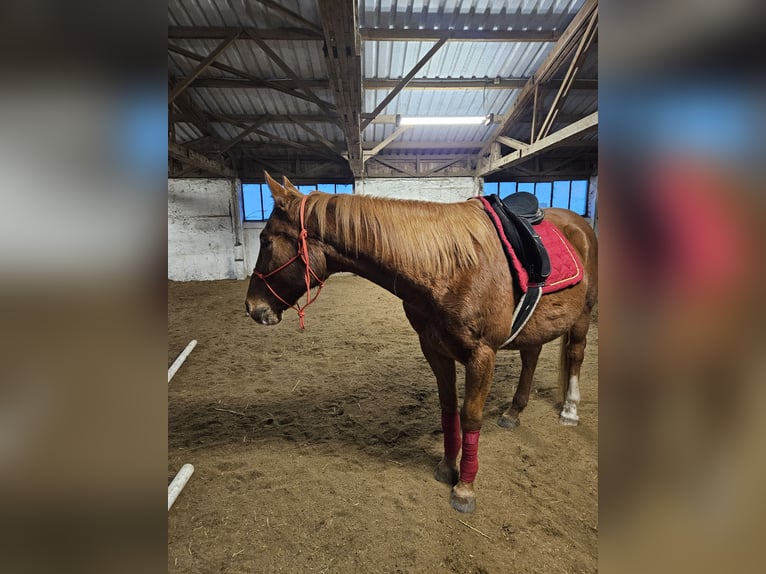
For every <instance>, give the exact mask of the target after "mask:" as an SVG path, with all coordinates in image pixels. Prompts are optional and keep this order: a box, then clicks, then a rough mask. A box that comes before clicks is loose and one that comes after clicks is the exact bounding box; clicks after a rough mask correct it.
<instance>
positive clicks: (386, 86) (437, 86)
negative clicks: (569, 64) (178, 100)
mask: <svg viewBox="0 0 766 574" xmlns="http://www.w3.org/2000/svg"><path fill="white" fill-rule="evenodd" d="M212 67H216V66H215V65H213V66H212ZM528 81H529V78H500V79H495V78H459V79H456V78H424V79H420V78H418V79H413V80H410V81H409V82H408V83H407V85H406V86H404V87H403V88H402V89H403V90H516V89H520V88H523V87H524V85H525V84H526V83H527V82H528ZM277 83H278V84H279V85H280V86H282V87H284V88H291V89H298V88H301V87H302V86H305V87H307V88H310V89H320V90H329V89H330V81H329V80H300V83H299V82H298V81H295V80H293V79H285V80H282V79H280V80H265V79H256V80H244V79H234V78H197V79H196V80H194V82H192V84H191V87H192V88H269V87H271V86H272V85H273V84H277ZM400 83H401V80H389V79H380V80H377V79H370V80H365V81H364V87H365V89H369V90H390V89H393V88H396V87H397V86H398V85H399V84H400ZM562 83H563V80H551V81H549V82H548V83H547V86H549V87H551V88H557V87H559V86H560V85H561V84H562ZM570 89H571V90H590V91H593V90H598V80H574V81H573V82H572V85H571V87H570Z"/></svg>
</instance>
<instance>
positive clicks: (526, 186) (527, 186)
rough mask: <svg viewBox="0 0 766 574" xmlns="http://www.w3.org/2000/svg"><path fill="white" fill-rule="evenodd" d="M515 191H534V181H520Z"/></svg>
mask: <svg viewBox="0 0 766 574" xmlns="http://www.w3.org/2000/svg"><path fill="white" fill-rule="evenodd" d="M517 191H526V192H528V193H534V192H535V184H534V183H520V184H519V187H518V190H517Z"/></svg>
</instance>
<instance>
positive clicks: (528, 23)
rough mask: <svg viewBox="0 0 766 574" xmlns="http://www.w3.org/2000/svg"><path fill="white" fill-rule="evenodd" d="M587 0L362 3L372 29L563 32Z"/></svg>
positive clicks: (362, 18) (364, 18)
mask: <svg viewBox="0 0 766 574" xmlns="http://www.w3.org/2000/svg"><path fill="white" fill-rule="evenodd" d="M583 2H584V0H433V1H429V0H360V2H359V22H360V25H361V26H363V27H369V28H414V29H421V30H422V29H429V30H430V29H436V28H439V29H449V28H463V29H471V30H561V29H563V28H565V27H566V26H567V24H569V22H570V21H571V20H572V18H573V17H574V15H575V14H576V13H577V11H578V10H579V9H580V7H581V6H582V4H583Z"/></svg>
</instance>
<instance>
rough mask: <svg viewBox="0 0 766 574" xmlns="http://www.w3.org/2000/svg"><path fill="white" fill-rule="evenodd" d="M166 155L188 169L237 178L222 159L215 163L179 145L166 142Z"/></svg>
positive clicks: (235, 173)
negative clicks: (192, 168) (183, 164)
mask: <svg viewBox="0 0 766 574" xmlns="http://www.w3.org/2000/svg"><path fill="white" fill-rule="evenodd" d="M168 154H169V155H170V156H171V157H174V158H175V159H177V160H178V161H180V162H182V163H185V164H186V165H188V166H190V167H192V166H193V167H195V168H198V169H201V170H204V171H209V172H212V173H216V174H218V175H222V176H223V177H237V172H236V171H234V170H233V169H231V168H230V167H229V166H227V165H226V164H225V163H224V162H223V160H222V159H219V160H217V161H216V160H214V159H211V158H209V157H207V156H206V155H203V154H201V153H198V152H196V151H194V150H191V149H189V148H187V147H185V146H182V145H180V144H177V143H174V142H168Z"/></svg>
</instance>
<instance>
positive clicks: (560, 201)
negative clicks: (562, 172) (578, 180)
mask: <svg viewBox="0 0 766 574" xmlns="http://www.w3.org/2000/svg"><path fill="white" fill-rule="evenodd" d="M553 207H562V208H564V209H569V182H568V181H554V182H553Z"/></svg>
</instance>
